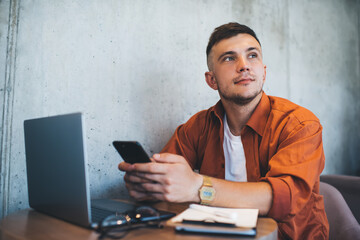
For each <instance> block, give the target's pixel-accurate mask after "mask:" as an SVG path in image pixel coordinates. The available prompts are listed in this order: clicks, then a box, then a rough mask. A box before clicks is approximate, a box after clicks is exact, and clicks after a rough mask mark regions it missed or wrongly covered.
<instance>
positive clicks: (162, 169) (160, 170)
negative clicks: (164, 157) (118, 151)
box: [132, 162, 167, 174]
mask: <svg viewBox="0 0 360 240" xmlns="http://www.w3.org/2000/svg"><path fill="white" fill-rule="evenodd" d="M132 171H136V172H144V173H153V174H164V173H166V171H167V166H166V164H163V163H156V162H151V163H135V164H133V169H132Z"/></svg>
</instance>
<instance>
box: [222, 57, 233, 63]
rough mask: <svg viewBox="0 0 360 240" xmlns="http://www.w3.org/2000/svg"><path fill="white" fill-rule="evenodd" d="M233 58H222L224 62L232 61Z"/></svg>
mask: <svg viewBox="0 0 360 240" xmlns="http://www.w3.org/2000/svg"><path fill="white" fill-rule="evenodd" d="M233 60H234V58H233V57H225V58H224V61H225V62H230V61H233Z"/></svg>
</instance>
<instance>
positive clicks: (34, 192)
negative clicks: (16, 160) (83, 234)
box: [24, 113, 175, 228]
mask: <svg viewBox="0 0 360 240" xmlns="http://www.w3.org/2000/svg"><path fill="white" fill-rule="evenodd" d="M83 123H84V120H83V116H82V114H81V113H72V114H66V115H59V116H52V117H44V118H37V119H29V120H25V121H24V133H25V154H26V167H27V180H28V195H29V205H30V207H31V208H33V209H35V210H37V211H39V212H42V213H45V214H48V215H51V216H54V217H57V218H59V219H62V220H65V221H68V222H71V223H74V224H77V225H80V226H83V227H90V228H97V227H98V226H99V223H100V222H101V221H102V220H103V219H104V218H105V217H107V216H109V215H112V214H115V213H117V214H119V213H125V212H129V211H134V210H135V209H136V208H137V207H139V205H138V204H136V203H124V202H120V201H116V200H111V199H97V200H92V201H91V200H90V191H89V182H88V173H87V169H86V168H87V158H86V147H85V139H86V138H85V134H84V124H83ZM159 214H160V219H168V218H170V217H172V216H174V215H175V214H173V213H171V212H166V211H159ZM153 218H154V219H153ZM155 218H157V219H158V217H154V216H148V217H147V218H146V219H143V220H144V221H145V220H146V221H149V220H155Z"/></svg>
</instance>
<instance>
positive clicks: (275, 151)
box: [119, 23, 329, 239]
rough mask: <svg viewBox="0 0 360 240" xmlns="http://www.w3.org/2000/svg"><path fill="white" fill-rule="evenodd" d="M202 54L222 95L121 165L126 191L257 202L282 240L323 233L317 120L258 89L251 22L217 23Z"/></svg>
mask: <svg viewBox="0 0 360 240" xmlns="http://www.w3.org/2000/svg"><path fill="white" fill-rule="evenodd" d="M206 53H207V64H208V68H209V71H208V72H206V73H205V79H206V82H207V84H208V85H209V86H210V87H211V88H212V89H214V90H217V91H218V92H219V95H220V101H219V102H218V103H217V104H216V105H215V106H213V107H211V108H209V109H208V110H204V111H201V112H199V113H197V114H195V115H194V116H193V117H191V118H190V120H188V122H186V123H185V124H183V125H180V126H179V127H178V128H177V129H176V131H175V133H174V135H173V136H172V138H171V139H170V141H169V142H168V143H167V145H166V146H165V147H164V149H163V150H162V153H160V154H154V156H153V158H152V160H153V162H152V163H146V164H133V165H130V164H127V163H125V162H122V163H120V164H119V169H120V170H122V171H125V172H126V174H125V177H124V179H125V182H126V187H127V189H128V190H129V194H130V195H131V196H132V197H134V198H135V199H137V200H142V199H156V200H162V201H169V202H196V203H202V204H207V205H211V206H219V207H234V208H257V209H259V211H260V215H263V216H268V217H271V218H273V219H275V220H276V221H277V223H278V227H279V238H280V239H327V238H328V232H329V227H328V222H327V218H326V215H325V210H324V203H323V198H322V196H321V195H319V181H320V180H319V176H320V173H321V172H322V170H323V168H324V164H325V157H324V151H323V144H322V126H321V125H320V122H319V120H318V119H317V118H316V116H315V115H314V114H313V113H311V112H310V111H309V110H306V109H305V108H302V107H300V106H298V105H296V104H294V103H292V102H290V101H288V100H285V99H282V98H278V97H272V96H267V95H266V94H265V93H264V92H263V90H262V89H263V84H264V82H265V77H266V66H265V65H264V64H263V61H262V50H261V45H260V41H259V40H258V38H257V37H256V34H255V33H254V32H253V30H251V29H250V28H249V27H247V26H245V25H241V24H238V23H229V24H225V25H222V26H220V27H218V28H216V29H215V30H214V32H213V33H212V35H211V37H210V39H209V43H208V46H207V50H206ZM195 169H196V170H198V173H197V172H196V171H193V170H195Z"/></svg>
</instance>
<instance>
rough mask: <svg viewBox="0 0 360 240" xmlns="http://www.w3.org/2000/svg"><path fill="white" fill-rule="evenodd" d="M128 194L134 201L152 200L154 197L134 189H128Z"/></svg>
mask: <svg viewBox="0 0 360 240" xmlns="http://www.w3.org/2000/svg"><path fill="white" fill-rule="evenodd" d="M129 195H130V196H131V197H132V198H134V199H135V200H136V201H140V202H141V201H154V200H155V199H154V198H153V197H152V196H151V194H150V195H149V194H146V193H143V192H137V191H135V190H132V191H129Z"/></svg>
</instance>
